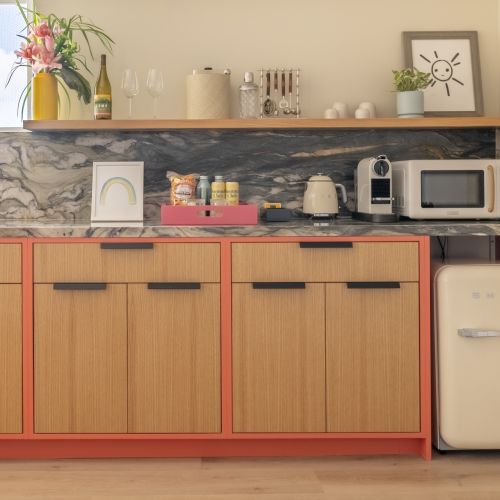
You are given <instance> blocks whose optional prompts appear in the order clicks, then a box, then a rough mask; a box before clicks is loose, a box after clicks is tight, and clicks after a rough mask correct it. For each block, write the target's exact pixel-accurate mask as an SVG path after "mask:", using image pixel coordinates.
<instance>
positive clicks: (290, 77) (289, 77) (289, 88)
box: [288, 71, 293, 94]
mask: <svg viewBox="0 0 500 500" xmlns="http://www.w3.org/2000/svg"><path fill="white" fill-rule="evenodd" d="M292 89H293V73H292V72H291V71H290V73H288V93H289V94H291V93H292Z"/></svg>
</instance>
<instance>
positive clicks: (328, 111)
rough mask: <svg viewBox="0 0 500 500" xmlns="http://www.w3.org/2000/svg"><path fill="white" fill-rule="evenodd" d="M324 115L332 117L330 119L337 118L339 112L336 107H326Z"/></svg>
mask: <svg viewBox="0 0 500 500" xmlns="http://www.w3.org/2000/svg"><path fill="white" fill-rule="evenodd" d="M324 117H325V118H330V119H335V118H338V117H339V114H338V112H337V110H336V109H333V108H328V109H325V113H324Z"/></svg>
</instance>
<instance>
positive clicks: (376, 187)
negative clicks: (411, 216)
mask: <svg viewBox="0 0 500 500" xmlns="http://www.w3.org/2000/svg"><path fill="white" fill-rule="evenodd" d="M354 188H355V192H356V209H355V211H354V212H353V214H352V216H353V218H355V219H359V220H363V221H367V222H397V221H398V220H399V216H398V215H397V214H394V213H393V212H392V166H391V162H390V161H389V160H388V158H387V156H385V155H380V156H377V157H376V158H364V159H363V160H361V161H360V162H359V163H358V166H357V168H356V171H355V172H354Z"/></svg>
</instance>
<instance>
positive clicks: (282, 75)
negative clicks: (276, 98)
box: [281, 73, 286, 97]
mask: <svg viewBox="0 0 500 500" xmlns="http://www.w3.org/2000/svg"><path fill="white" fill-rule="evenodd" d="M285 89H286V84H285V73H281V95H282V96H283V97H285Z"/></svg>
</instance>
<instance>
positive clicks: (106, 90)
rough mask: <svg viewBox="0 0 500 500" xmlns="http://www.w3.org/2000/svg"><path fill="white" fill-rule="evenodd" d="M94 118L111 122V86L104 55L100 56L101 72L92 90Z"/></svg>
mask: <svg viewBox="0 0 500 500" xmlns="http://www.w3.org/2000/svg"><path fill="white" fill-rule="evenodd" d="M94 118H95V119H96V120H111V84H110V83H109V78H108V73H107V71H106V55H105V54H102V55H101V71H100V72H99V78H98V79H97V82H96V84H95V90H94Z"/></svg>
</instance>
